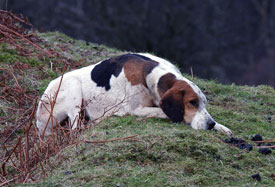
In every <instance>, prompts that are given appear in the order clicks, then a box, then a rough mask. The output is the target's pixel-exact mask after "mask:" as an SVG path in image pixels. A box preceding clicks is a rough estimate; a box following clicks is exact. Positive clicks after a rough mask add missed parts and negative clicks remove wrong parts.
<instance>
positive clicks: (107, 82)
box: [36, 54, 232, 135]
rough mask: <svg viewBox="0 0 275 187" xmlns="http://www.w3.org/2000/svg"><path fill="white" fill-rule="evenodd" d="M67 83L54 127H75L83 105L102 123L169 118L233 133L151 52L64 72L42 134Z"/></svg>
mask: <svg viewBox="0 0 275 187" xmlns="http://www.w3.org/2000/svg"><path fill="white" fill-rule="evenodd" d="M60 83H61V86H60V89H59V92H58V95H57V99H56V103H55V105H54V109H53V113H52V116H53V118H54V119H55V120H53V123H50V124H53V125H54V126H55V122H61V121H63V120H64V119H66V118H67V117H68V118H69V122H70V124H71V125H72V127H73V128H75V127H76V124H77V123H76V122H75V121H76V120H77V119H78V118H79V114H80V111H81V106H82V107H84V109H85V111H86V114H87V116H88V117H89V118H90V119H93V120H96V119H100V118H102V117H106V116H109V115H112V114H114V115H119V116H123V115H126V114H130V115H136V116H144V117H157V118H169V119H170V120H171V121H173V122H181V121H184V122H185V123H187V124H189V125H191V126H192V128H194V129H212V128H215V129H217V130H219V131H223V132H225V133H226V134H227V135H232V133H231V131H230V130H229V129H228V128H227V127H225V126H223V125H221V124H218V123H216V122H215V121H214V120H213V119H212V117H211V116H210V115H209V113H208V112H207V110H206V108H205V104H206V97H205V96H204V94H203V93H202V92H201V90H200V89H199V88H198V87H197V86H196V85H195V84H194V83H192V82H191V81H189V80H187V79H186V78H184V77H183V76H182V74H181V73H180V71H179V70H178V69H177V68H176V67H175V66H174V65H172V64H171V63H169V62H168V61H166V60H164V59H161V58H159V57H156V56H153V55H150V54H125V55H121V56H118V57H114V58H110V59H107V60H105V61H101V62H99V63H97V64H94V65H90V66H88V67H84V68H81V69H78V70H74V71H71V72H68V73H66V74H64V76H63V80H62V81H61V77H59V78H57V79H55V80H53V81H51V82H50V84H49V85H48V87H47V89H46V91H45V93H44V94H43V96H42V98H41V100H40V102H39V105H38V109H37V113H36V118H37V126H38V128H39V131H40V132H43V131H44V129H45V128H46V129H45V130H46V133H50V132H51V126H50V125H47V123H49V122H48V121H49V120H48V119H49V117H50V110H51V107H50V102H49V98H51V99H52V98H54V96H55V95H56V93H57V90H58V88H59V85H60Z"/></svg>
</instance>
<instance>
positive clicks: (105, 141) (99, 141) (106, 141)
mask: <svg viewBox="0 0 275 187" xmlns="http://www.w3.org/2000/svg"><path fill="white" fill-rule="evenodd" d="M137 136H138V135H137V134H135V135H133V136H127V137H124V138H116V139H111V140H95V141H90V140H80V141H81V142H85V143H108V142H115V141H121V140H129V139H133V138H135V137H137Z"/></svg>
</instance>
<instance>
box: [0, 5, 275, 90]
mask: <svg viewBox="0 0 275 187" xmlns="http://www.w3.org/2000/svg"><path fill="white" fill-rule="evenodd" d="M0 2H1V3H0V8H2V9H5V8H6V6H7V9H8V10H13V12H15V13H23V14H24V15H26V16H27V17H29V19H30V21H31V22H32V23H33V24H34V26H35V27H36V28H38V29H40V30H43V31H49V30H50V31H55V30H59V31H61V32H64V33H66V34H68V35H70V36H73V37H75V38H79V39H83V40H87V41H91V42H96V43H102V44H106V45H108V46H113V47H116V48H120V49H125V50H131V51H137V52H140V51H149V52H153V53H155V54H156V55H159V56H161V57H165V58H168V59H169V60H170V61H172V62H174V63H177V64H178V66H179V67H180V68H181V70H182V71H184V72H188V73H189V72H190V67H192V69H193V71H194V74H195V75H197V76H200V77H203V78H213V79H217V80H219V81H221V82H224V83H230V82H235V83H237V84H249V85H257V84H270V85H272V86H274V85H275V46H274V45H275V22H274V21H275V1H273V0H247V1H240V0H230V1H225V0H185V1H180V0H163V1H159V0H130V1H129V0H89V1H88V0H59V1H57V0H47V1H44V0H24V1H19V0H1V1H0Z"/></svg>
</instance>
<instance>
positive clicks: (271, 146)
mask: <svg viewBox="0 0 275 187" xmlns="http://www.w3.org/2000/svg"><path fill="white" fill-rule="evenodd" d="M256 148H275V145H270V146H256Z"/></svg>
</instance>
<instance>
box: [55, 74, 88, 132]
mask: <svg viewBox="0 0 275 187" xmlns="http://www.w3.org/2000/svg"><path fill="white" fill-rule="evenodd" d="M59 97H60V98H63V99H60V100H57V102H59V103H58V104H59V107H60V108H62V110H64V111H66V114H67V116H68V118H69V124H70V126H71V127H72V129H75V128H76V127H77V124H78V121H79V115H80V112H81V110H82V108H81V107H82V98H83V97H82V88H81V83H80V81H79V80H78V79H77V78H75V77H70V78H67V79H66V81H64V82H63V83H62V87H61V89H60V92H59V94H58V98H59Z"/></svg>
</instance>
